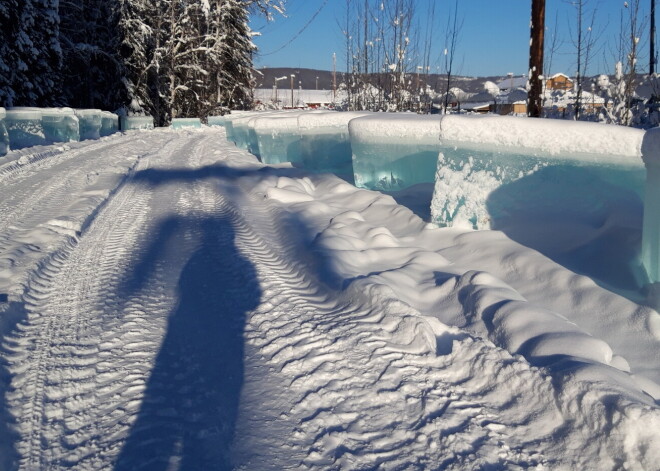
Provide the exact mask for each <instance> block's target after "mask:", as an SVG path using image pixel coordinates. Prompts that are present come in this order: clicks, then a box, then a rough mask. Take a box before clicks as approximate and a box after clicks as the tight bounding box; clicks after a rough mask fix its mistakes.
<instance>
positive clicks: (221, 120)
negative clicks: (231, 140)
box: [206, 116, 225, 126]
mask: <svg viewBox="0 0 660 471" xmlns="http://www.w3.org/2000/svg"><path fill="white" fill-rule="evenodd" d="M206 123H207V124H208V125H209V126H224V125H225V117H224V116H209V117H208V118H207V119H206Z"/></svg>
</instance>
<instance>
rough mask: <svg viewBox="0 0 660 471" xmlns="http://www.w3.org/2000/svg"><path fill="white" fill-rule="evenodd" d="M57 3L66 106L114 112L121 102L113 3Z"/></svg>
mask: <svg viewBox="0 0 660 471" xmlns="http://www.w3.org/2000/svg"><path fill="white" fill-rule="evenodd" d="M59 2H60V9H59V13H60V42H61V44H62V51H63V57H64V66H63V70H62V77H63V94H64V97H65V101H66V103H67V104H68V105H69V106H72V107H76V108H103V109H111V110H114V109H115V108H117V107H118V106H120V105H121V104H122V103H123V102H124V101H125V91H124V90H123V88H124V87H123V85H122V82H121V78H122V66H121V61H120V58H119V56H118V53H117V50H118V39H119V38H118V35H117V15H116V12H117V1H116V0H59Z"/></svg>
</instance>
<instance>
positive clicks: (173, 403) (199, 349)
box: [115, 175, 261, 471]
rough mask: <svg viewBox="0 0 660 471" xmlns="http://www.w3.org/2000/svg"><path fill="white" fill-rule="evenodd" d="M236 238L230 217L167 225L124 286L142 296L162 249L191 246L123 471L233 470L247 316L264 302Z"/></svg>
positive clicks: (121, 461) (123, 458)
mask: <svg viewBox="0 0 660 471" xmlns="http://www.w3.org/2000/svg"><path fill="white" fill-rule="evenodd" d="M151 176H152V177H154V176H155V175H151ZM179 176H181V175H179ZM189 176H192V175H189ZM160 177H163V179H162V181H165V176H164V175H160ZM149 180H150V182H151V183H157V182H156V181H155V180H154V179H153V178H150V179H149ZM191 234H192V236H191ZM191 237H192V238H193V239H195V240H194V242H193V243H191V242H190V238H191ZM234 238H235V232H234V228H233V225H232V222H231V220H230V219H229V218H227V217H224V216H223V215H219V216H218V217H207V218H197V219H195V218H189V219H188V218H185V219H181V220H167V221H164V222H163V223H161V227H160V228H159V230H158V231H157V232H156V238H155V239H154V242H153V243H152V246H151V247H150V248H149V250H147V253H146V255H145V256H144V257H143V259H142V260H141V261H140V263H138V266H137V268H136V269H135V270H134V272H133V273H132V274H131V275H130V278H129V280H130V281H128V282H127V283H126V284H125V285H124V288H125V289H126V290H127V291H130V292H135V291H136V290H139V289H140V288H141V286H142V285H143V283H144V280H146V279H147V278H149V277H150V276H151V275H152V270H155V268H156V265H157V259H158V254H159V253H160V252H161V251H164V250H176V246H177V244H181V247H182V250H185V249H184V248H183V247H184V246H186V244H188V245H187V247H189V248H188V250H189V251H192V253H191V255H187V256H186V257H185V260H186V261H185V264H184V265H183V268H182V270H181V272H180V276H179V281H178V285H177V289H178V293H177V294H178V304H177V306H176V307H175V308H174V310H173V312H172V313H171V314H170V316H169V320H168V325H167V331H166V335H165V338H164V339H163V342H162V346H161V348H160V351H159V353H158V355H157V357H156V359H155V363H154V366H153V369H152V371H151V375H150V377H149V380H148V381H147V384H146V390H145V392H144V395H143V400H142V404H141V408H140V411H139V413H138V417H137V419H136V421H135V423H134V424H133V426H132V428H131V431H130V434H129V436H128V438H127V440H126V442H125V444H124V447H123V449H122V450H121V453H120V455H119V457H118V460H117V462H116V465H115V470H117V471H119V470H121V471H125V470H163V471H165V470H168V469H181V470H209V469H214V470H228V469H231V465H230V461H229V447H230V445H231V442H232V439H233V435H234V427H235V423H236V419H237V412H238V404H239V396H240V391H241V387H242V383H243V349H244V347H243V331H244V325H245V319H246V313H247V312H248V311H250V310H252V309H254V308H255V307H256V306H257V305H258V303H259V299H260V297H261V290H260V288H259V284H258V280H257V275H256V273H255V270H254V267H253V266H252V264H251V263H250V262H249V261H248V260H247V259H245V258H244V257H243V256H242V255H241V254H240V252H239V251H238V249H237V248H236V246H235V243H234ZM164 269H168V267H165V268H164ZM130 292H127V293H126V294H127V295H128V296H130V294H131V293H130Z"/></svg>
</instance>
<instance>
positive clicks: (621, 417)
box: [254, 177, 660, 469]
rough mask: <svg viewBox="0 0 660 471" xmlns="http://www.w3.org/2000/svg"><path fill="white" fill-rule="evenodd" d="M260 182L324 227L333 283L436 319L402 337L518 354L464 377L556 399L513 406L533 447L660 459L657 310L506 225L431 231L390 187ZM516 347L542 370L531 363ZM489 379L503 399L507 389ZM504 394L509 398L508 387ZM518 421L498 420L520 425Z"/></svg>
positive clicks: (578, 460) (634, 464)
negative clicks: (527, 242)
mask: <svg viewBox="0 0 660 471" xmlns="http://www.w3.org/2000/svg"><path fill="white" fill-rule="evenodd" d="M254 191H255V192H257V194H260V193H262V192H263V193H264V194H265V195H266V196H267V197H268V198H269V199H270V200H271V201H272V200H274V201H276V202H278V203H280V204H281V205H282V208H286V209H287V211H289V212H291V213H293V214H296V215H297V216H298V217H300V218H302V221H303V226H305V227H307V228H308V229H307V230H308V231H309V232H310V233H311V234H317V235H316V237H315V238H314V239H313V242H312V246H313V248H314V250H315V252H316V253H317V254H319V255H320V256H321V257H322V258H323V260H324V263H323V264H322V268H321V273H323V274H324V276H325V279H326V280H327V281H328V282H329V283H330V284H331V285H332V286H334V287H335V288H336V289H340V290H342V291H344V292H350V293H353V296H356V295H357V293H366V295H367V296H376V297H377V298H378V299H379V301H378V305H379V306H383V308H382V309H384V310H385V312H391V309H392V307H391V303H396V302H403V303H404V304H405V305H407V306H409V307H410V308H412V310H413V311H412V312H417V313H419V315H421V316H422V318H423V319H425V320H426V323H427V324H426V325H425V326H421V325H419V324H411V325H409V326H408V327H403V326H402V325H401V324H398V325H397V323H394V322H393V323H392V325H391V326H390V327H389V329H390V332H392V334H393V335H395V336H396V338H402V337H405V338H415V339H417V340H418V341H419V342H420V344H422V343H423V339H426V338H427V337H428V336H429V335H432V336H434V337H435V339H436V345H435V347H434V352H433V355H439V358H443V356H444V355H449V358H450V360H449V361H452V362H453V363H454V364H456V365H458V364H459V363H461V360H460V357H461V356H462V355H463V354H465V353H466V351H468V350H471V349H473V348H475V347H477V345H479V344H480V342H483V340H482V339H487V340H486V342H487V343H490V342H492V343H493V344H494V345H496V346H498V347H500V348H502V349H504V350H506V351H508V352H509V353H510V354H511V355H513V356H512V357H509V360H506V361H508V362H510V363H509V365H510V366H511V368H512V370H511V371H509V372H506V369H505V370H501V369H499V368H500V366H495V365H494V364H490V363H489V361H486V360H485V358H480V359H479V360H476V363H475V366H476V365H477V364H478V365H479V367H478V368H477V369H476V370H475V371H473V372H472V373H466V375H467V377H468V378H470V379H469V380H468V382H470V383H471V382H473V381H477V378H482V379H483V380H484V381H489V380H486V379H485V378H487V377H491V376H493V377H497V376H501V375H504V376H503V377H502V380H503V381H504V382H505V383H506V382H509V381H510V382H512V383H511V388H512V390H515V391H519V392H521V393H522V394H524V393H523V391H528V390H535V391H537V396H535V400H534V401H539V402H540V403H545V404H547V407H548V408H549V409H544V407H545V406H540V404H538V403H535V404H533V405H532V402H530V403H528V404H527V405H528V406H529V407H525V406H523V407H522V408H521V409H520V410H517V411H515V412H514V411H513V410H511V409H510V410H509V412H512V413H513V414H514V415H516V416H517V423H519V424H520V423H525V424H526V427H525V429H526V430H527V433H529V434H530V435H529V436H528V437H527V438H528V439H529V440H530V441H534V442H535V443H536V444H537V447H538V448H537V449H540V450H545V451H546V452H548V450H549V449H553V450H554V451H553V452H552V453H551V454H552V455H553V458H552V461H551V462H552V464H550V463H548V462H546V463H545V464H546V465H548V466H550V467H551V468H553V467H558V468H559V469H563V468H566V469H569V468H584V469H603V468H607V467H615V466H623V467H626V468H629V469H653V467H654V466H655V465H654V464H653V463H656V462H657V460H658V459H659V458H660V455H659V454H658V453H659V450H660V435H659V434H658V433H657V430H658V426H660V409H658V408H657V406H656V405H655V401H657V400H658V399H660V387H659V386H658V382H659V381H660V371H659V370H658V368H657V365H658V362H659V361H660V330H658V329H657V328H656V329H653V328H652V326H653V325H658V324H659V323H660V316H659V315H658V313H657V312H655V311H653V310H651V309H648V308H642V307H640V306H637V305H636V304H634V303H632V302H630V301H627V300H625V299H623V298H620V297H618V296H616V295H614V294H612V293H610V292H607V291H605V290H603V289H602V288H600V287H598V286H597V285H596V284H595V283H593V282H592V281H591V280H589V279H588V278H585V277H582V276H579V275H576V274H574V273H572V272H570V271H568V270H566V269H563V268H561V267H559V266H557V265H555V264H553V263H552V262H550V261H549V260H547V259H545V258H544V257H543V256H541V255H540V254H538V253H536V252H534V251H531V250H529V249H526V248H524V247H522V246H519V245H517V244H515V243H513V242H511V241H510V240H508V239H506V238H505V237H504V236H503V235H502V234H501V233H497V232H488V231H485V232H472V231H469V230H468V231H463V230H457V229H436V228H431V227H428V226H425V225H424V224H423V223H422V221H420V220H419V219H417V218H416V217H415V216H413V215H412V213H410V212H409V211H408V210H406V209H404V208H402V207H400V206H398V205H396V204H395V203H394V201H393V200H391V199H390V198H389V197H386V196H382V195H378V194H375V193H371V192H367V191H363V190H356V189H355V188H353V187H351V186H350V185H348V184H346V183H343V182H339V181H337V180H332V179H329V178H326V179H318V178H311V179H305V178H302V179H291V178H286V177H279V178H277V179H275V180H273V181H271V182H269V185H268V186H265V184H263V183H262V185H261V186H259V185H257V186H256V188H255V190H254ZM328 221H329V222H328ZM486 269H488V270H489V271H490V270H493V271H492V272H491V273H489V272H488V271H486ZM500 276H502V277H503V278H501V277H500ZM505 279H507V280H508V281H505ZM514 286H515V287H514ZM395 300H396V301H395ZM386 306H387V307H386ZM398 309H400V310H401V311H403V308H398ZM557 309H559V310H557ZM381 322H383V321H381ZM601 335H603V336H605V338H603V337H600V336H601ZM420 344H418V343H414V344H410V345H407V346H402V345H397V346H396V347H395V346H394V345H391V344H387V343H386V344H385V345H384V347H383V350H384V351H387V352H394V351H401V350H402V349H405V348H409V349H410V350H408V351H409V352H412V351H415V352H425V353H424V354H426V355H429V354H431V352H429V351H428V350H425V349H424V347H422V346H421V345H420ZM613 345H614V346H616V348H614V347H613ZM519 355H520V356H522V357H524V358H525V359H526V360H527V362H528V364H531V365H534V366H536V367H538V368H540V369H535V368H532V370H528V369H527V368H528V366H526V365H527V362H523V363H519V361H520V358H521V357H520V356H519ZM436 358H438V357H436ZM491 358H492V357H491ZM409 361H410V359H409V358H408V359H407V360H406V362H407V363H408V362H409ZM408 364H409V363H408ZM523 364H525V366H523ZM491 368H494V369H492V370H491ZM630 371H632V373H630ZM539 373H541V374H540V375H539ZM418 374H419V373H418ZM425 374H426V373H425ZM546 374H547V375H550V377H551V378H552V383H549V382H547V381H550V378H548V377H545V375H546ZM537 375H538V376H537ZM430 377H432V376H426V378H427V380H429V381H432V380H431V379H430ZM504 378H506V379H504ZM417 379H418V380H421V378H420V377H419V376H418V377H417ZM488 384H489V386H487V387H488V388H489V391H490V394H492V396H491V397H493V399H495V397H498V394H500V393H501V390H500V392H498V389H499V388H498V387H496V386H494V384H493V383H488ZM550 384H552V386H550ZM485 387H486V386H485ZM546 388H549V389H546ZM550 391H552V392H550ZM495 400H496V401H498V402H499V403H500V404H503V403H504V402H505V399H504V397H499V399H495ZM525 401H526V400H523V402H525ZM546 401H547V402H546ZM555 401H556V403H555ZM513 403H514V404H515V403H516V401H513ZM550 404H554V405H553V406H550ZM513 407H515V406H513ZM555 407H556V409H554V408H555ZM550 409H553V410H554V412H550ZM532 410H534V411H536V412H532ZM568 417H570V419H568ZM436 426H442V421H440V422H439V423H437V424H436ZM514 428H515V427H512V426H511V425H507V426H504V427H503V428H502V430H507V431H508V432H509V433H513V430H514ZM440 435H441V436H442V434H440ZM430 436H434V435H432V434H431V435H430ZM423 443H424V444H425V445H426V446H427V450H428V446H429V445H430V446H434V445H435V446H439V445H438V444H437V443H436V442H435V441H434V440H432V439H431V440H429V442H423ZM445 445H446V446H447V448H448V449H449V450H451V449H452V446H451V445H450V444H445ZM565 447H568V448H565ZM567 450H568V451H567ZM540 453H541V454H542V452H540ZM546 456H547V455H546ZM530 463H534V462H533V461H529V462H528V465H529V464H530ZM616 463H618V464H616ZM326 464H327V463H326ZM451 469H453V468H451ZM457 469H459V468H457Z"/></svg>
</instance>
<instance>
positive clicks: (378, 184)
mask: <svg viewBox="0 0 660 471" xmlns="http://www.w3.org/2000/svg"><path fill="white" fill-rule="evenodd" d="M348 129H349V132H350V140H351V148H352V151H353V172H354V174H355V185H356V186H358V187H362V188H368V189H371V190H400V189H403V188H408V187H410V186H413V185H416V184H419V183H433V179H434V177H435V169H436V164H437V161H438V152H439V151H440V117H439V116H435V115H434V116H431V115H415V114H408V113H392V114H389V113H375V114H373V115H370V116H365V117H362V118H355V119H353V120H351V121H350V122H349V124H348Z"/></svg>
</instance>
